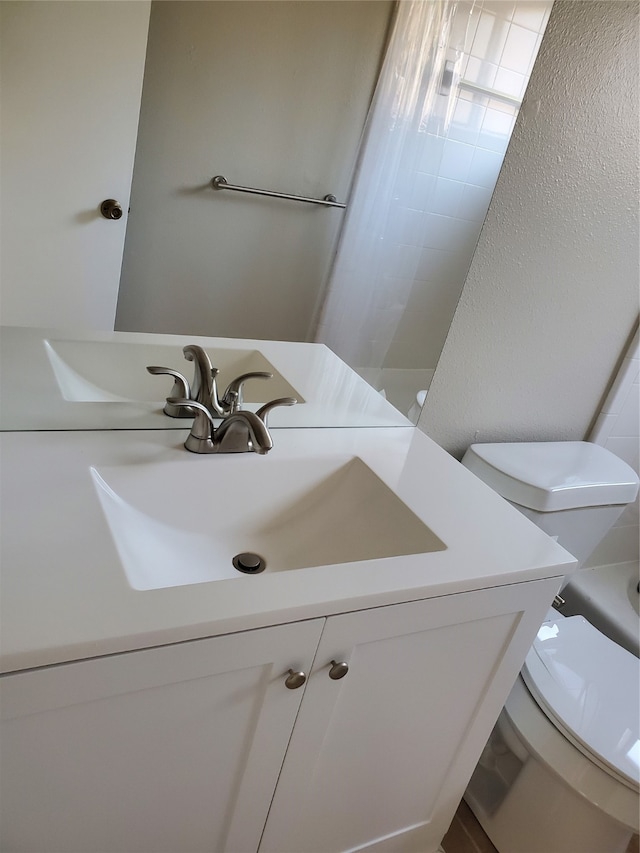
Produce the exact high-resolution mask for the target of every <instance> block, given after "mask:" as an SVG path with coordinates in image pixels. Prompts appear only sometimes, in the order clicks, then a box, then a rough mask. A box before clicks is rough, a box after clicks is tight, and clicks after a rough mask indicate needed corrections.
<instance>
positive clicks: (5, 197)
mask: <svg viewBox="0 0 640 853" xmlns="http://www.w3.org/2000/svg"><path fill="white" fill-rule="evenodd" d="M149 10H150V3H149V2H148V0H147V1H146V2H139V0H133V2H126V0H125V2H118V3H113V2H101V0H96V2H92V3H78V2H57V0H50V2H47V3H42V2H26V0H21V2H7V0H3V2H0V17H1V23H0V33H1V36H2V41H1V45H0V63H1V71H0V78H1V80H2V96H1V103H2V107H1V111H0V119H1V121H0V128H1V130H0V168H1V172H2V197H1V217H2V235H1V236H2V246H1V251H0V264H1V265H0V273H1V285H2V302H1V317H0V319H1V321H2V323H4V324H5V325H14V326H56V327H63V328H64V327H66V328H71V327H74V328H79V329H105V330H110V329H113V325H114V319H115V311H116V301H117V296H118V285H119V279H120V266H121V263H122V250H123V246H124V234H125V228H126V222H127V216H126V210H127V208H128V205H129V191H130V187H131V174H132V171H133V158H134V153H135V147H136V134H137V130H138V114H139V110H140V97H141V93H142V77H143V71H144V59H145V51H146V43H147V30H148V26H149ZM108 198H115V199H117V200H118V201H119V202H120V203H121V205H122V207H123V209H124V211H125V215H124V216H123V217H122V218H121V219H120V220H118V221H108V220H106V219H104V218H103V217H102V216H101V215H100V212H99V206H100V203H101V202H102V201H103V200H104V199H108Z"/></svg>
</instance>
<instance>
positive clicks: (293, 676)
mask: <svg viewBox="0 0 640 853" xmlns="http://www.w3.org/2000/svg"><path fill="white" fill-rule="evenodd" d="M306 680H307V676H306V673H304V672H294V671H293V670H292V669H290V670H289V672H288V674H287V677H286V678H285V680H284V686H285V687H288V688H289V690H297V688H298V687H302V685H303V684H304V683H305V681H306Z"/></svg>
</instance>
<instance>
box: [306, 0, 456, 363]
mask: <svg viewBox="0 0 640 853" xmlns="http://www.w3.org/2000/svg"><path fill="white" fill-rule="evenodd" d="M456 6H457V3H456V2H455V0H400V2H398V4H397V7H396V10H395V17H394V22H393V26H392V33H391V37H390V41H389V45H388V48H387V52H386V55H385V59H384V63H383V67H382V71H381V74H380V78H379V80H378V84H377V87H376V92H375V95H374V98H373V102H372V106H371V109H370V111H369V116H368V119H367V124H366V127H365V131H364V136H363V144H362V146H361V151H360V157H359V163H358V166H357V170H356V175H355V178H354V183H353V187H352V191H351V193H350V198H349V205H348V209H347V212H346V215H345V222H344V225H343V228H342V233H341V237H340V241H339V244H338V250H337V254H336V257H335V260H334V263H333V266H332V270H331V273H330V276H329V280H328V284H327V287H326V290H325V297H324V302H323V305H322V307H321V310H320V315H319V321H318V326H317V331H316V338H315V339H316V341H319V342H321V343H325V344H327V346H329V347H330V348H331V349H332V350H333V351H334V352H336V353H337V354H338V355H339V356H340V357H341V358H342V359H343V360H344V361H346V362H347V363H348V364H349V365H351V367H353V368H355V369H356V370H357V369H359V368H375V367H381V366H382V364H383V361H384V358H385V355H386V353H387V350H388V348H389V345H390V344H391V341H392V339H393V336H394V333H395V330H396V328H397V326H398V323H399V321H400V318H401V317H402V314H403V312H404V310H405V307H406V304H407V301H408V299H409V295H410V292H411V287H412V284H413V279H414V277H415V272H416V268H417V265H418V262H419V256H420V251H419V247H416V246H414V245H411V244H410V241H409V240H407V239H405V238H404V236H403V234H402V227H403V226H402V220H403V215H404V212H405V211H406V209H407V208H408V207H410V204H409V199H410V194H411V192H412V187H413V182H414V180H415V176H416V172H417V169H418V165H419V162H418V160H419V155H420V152H421V146H420V145H419V144H418V141H419V136H420V135H422V134H424V133H425V132H426V130H427V127H429V129H430V130H432V129H433V127H434V123H435V124H436V125H439V127H440V128H442V125H443V123H444V125H445V126H446V123H447V122H448V120H449V118H450V115H449V114H450V110H451V107H452V105H453V102H454V98H453V97H452V96H451V95H449V94H448V93H449V92H455V89H456V86H455V77H456V75H457V70H458V65H459V63H458V62H457V59H458V58H460V57H461V55H462V52H461V50H457V49H456V46H455V45H451V44H449V40H450V39H449V37H450V33H451V24H452V19H453V16H454V13H455V10H456ZM445 62H446V75H445V77H444V78H443V73H444V72H445Z"/></svg>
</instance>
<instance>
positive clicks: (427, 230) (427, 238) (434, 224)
mask: <svg viewBox="0 0 640 853" xmlns="http://www.w3.org/2000/svg"><path fill="white" fill-rule="evenodd" d="M454 222H455V220H454V219H453V218H452V217H451V216H440V215H438V214H436V213H427V214H425V216H424V233H423V236H422V245H423V246H424V247H425V248H429V249H443V250H445V251H450V252H453V251H454V250H455V249H456V248H457V247H456V243H455V235H454V229H453V225H454Z"/></svg>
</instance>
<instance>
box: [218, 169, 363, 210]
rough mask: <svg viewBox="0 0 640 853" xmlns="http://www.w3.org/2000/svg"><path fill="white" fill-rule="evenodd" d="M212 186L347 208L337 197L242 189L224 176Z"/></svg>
mask: <svg viewBox="0 0 640 853" xmlns="http://www.w3.org/2000/svg"><path fill="white" fill-rule="evenodd" d="M211 186H212V187H213V188H214V190H234V191H235V192H238V193H252V194H253V195H266V196H270V197H271V198H288V199H290V200H291V201H304V202H306V203H307V204H321V205H323V206H324V207H342V208H345V207H346V206H347V205H346V204H341V203H340V202H339V201H336V197H335V196H334V195H331V194H329V195H326V196H325V197H324V198H307V197H306V196H303V195H291V194H290V193H277V192H273V190H258V189H256V188H255V187H240V186H238V185H237V184H230V183H228V181H227V179H226V178H223V177H222V175H216V176H215V178H211Z"/></svg>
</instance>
